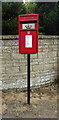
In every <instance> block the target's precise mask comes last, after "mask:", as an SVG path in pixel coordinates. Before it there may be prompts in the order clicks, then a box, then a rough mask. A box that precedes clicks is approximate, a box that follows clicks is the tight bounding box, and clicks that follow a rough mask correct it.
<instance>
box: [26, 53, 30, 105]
mask: <svg viewBox="0 0 59 120" xmlns="http://www.w3.org/2000/svg"><path fill="white" fill-rule="evenodd" d="M27 72H28V73H27V103H28V104H30V54H27Z"/></svg>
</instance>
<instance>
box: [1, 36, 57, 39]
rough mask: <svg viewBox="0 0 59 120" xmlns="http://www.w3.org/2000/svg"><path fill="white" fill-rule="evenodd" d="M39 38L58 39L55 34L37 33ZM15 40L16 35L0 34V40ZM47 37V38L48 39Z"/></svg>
mask: <svg viewBox="0 0 59 120" xmlns="http://www.w3.org/2000/svg"><path fill="white" fill-rule="evenodd" d="M38 38H40V39H47V38H48V39H59V36H55V35H38ZM10 39H11V40H16V39H18V35H0V40H10ZM48 39H47V40H48Z"/></svg>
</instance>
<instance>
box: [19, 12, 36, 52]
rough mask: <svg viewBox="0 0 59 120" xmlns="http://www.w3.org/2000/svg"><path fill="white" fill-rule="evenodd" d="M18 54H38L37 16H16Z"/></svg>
mask: <svg viewBox="0 0 59 120" xmlns="http://www.w3.org/2000/svg"><path fill="white" fill-rule="evenodd" d="M18 35H19V53H21V54H36V53H38V14H28V15H18Z"/></svg>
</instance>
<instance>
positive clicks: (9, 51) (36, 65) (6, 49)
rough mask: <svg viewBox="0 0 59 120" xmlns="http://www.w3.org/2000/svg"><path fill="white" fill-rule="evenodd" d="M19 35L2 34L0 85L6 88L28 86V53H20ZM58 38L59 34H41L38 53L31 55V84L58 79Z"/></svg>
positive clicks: (0, 42) (0, 45)
mask: <svg viewBox="0 0 59 120" xmlns="http://www.w3.org/2000/svg"><path fill="white" fill-rule="evenodd" d="M17 37H18V36H2V38H1V36H0V63H1V68H0V73H1V74H2V78H1V77H0V85H1V84H2V88H5V89H7V88H24V87H26V86H27V55H26V54H19V53H18V40H17ZM1 39H2V40H1ZM58 40H59V36H39V40H38V54H31V55H30V61H31V64H30V66H31V67H30V69H31V74H30V76H31V86H36V85H41V84H46V83H48V82H52V81H53V80H55V79H57V42H58ZM1 74H0V76H1ZM0 88H1V87H0Z"/></svg>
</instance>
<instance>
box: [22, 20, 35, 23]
mask: <svg viewBox="0 0 59 120" xmlns="http://www.w3.org/2000/svg"><path fill="white" fill-rule="evenodd" d="M20 23H37V20H34V21H20Z"/></svg>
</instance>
